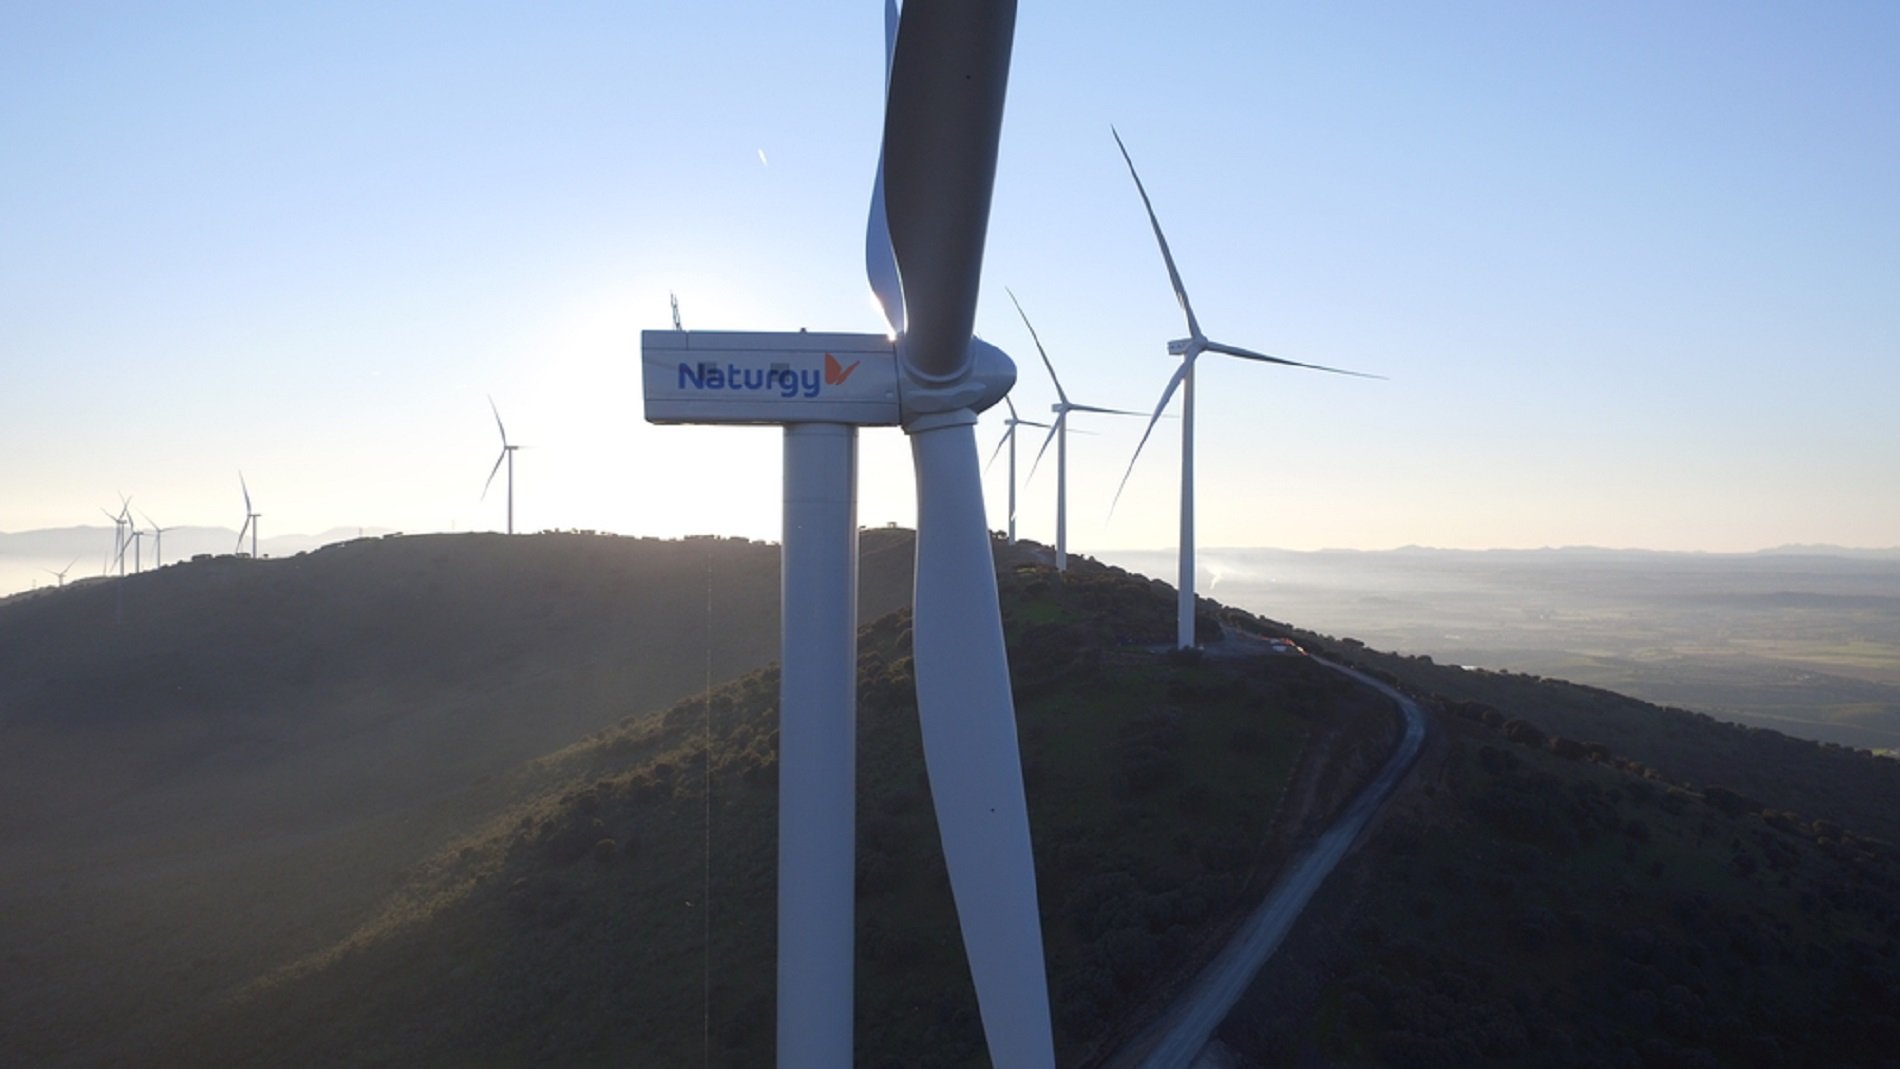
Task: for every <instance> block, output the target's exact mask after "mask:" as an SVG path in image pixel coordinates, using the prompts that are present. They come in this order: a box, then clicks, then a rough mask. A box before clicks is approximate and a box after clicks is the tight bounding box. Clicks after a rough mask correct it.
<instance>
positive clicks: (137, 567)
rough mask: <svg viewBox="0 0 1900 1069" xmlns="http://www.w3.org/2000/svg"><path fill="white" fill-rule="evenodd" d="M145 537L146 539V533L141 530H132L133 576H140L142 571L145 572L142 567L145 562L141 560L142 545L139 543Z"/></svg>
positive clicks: (135, 528)
mask: <svg viewBox="0 0 1900 1069" xmlns="http://www.w3.org/2000/svg"><path fill="white" fill-rule="evenodd" d="M144 537H145V532H144V531H141V530H139V529H138V528H137V527H134V528H132V534H131V539H132V574H133V575H137V574H139V572H140V571H142V570H143V567H142V565H143V563H144V562H143V561H142V560H140V558H139V546H140V545H141V544H142V543H140V542H139V539H141V538H144Z"/></svg>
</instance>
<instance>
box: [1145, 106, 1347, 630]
mask: <svg viewBox="0 0 1900 1069" xmlns="http://www.w3.org/2000/svg"><path fill="white" fill-rule="evenodd" d="M1109 132H1110V133H1113V134H1114V135H1115V146H1116V147H1117V148H1119V149H1121V151H1122V159H1123V160H1124V161H1125V162H1127V164H1128V174H1129V176H1130V177H1132V178H1134V180H1135V192H1137V193H1139V194H1141V204H1142V207H1144V208H1146V209H1148V225H1149V226H1151V227H1153V228H1154V232H1155V243H1156V244H1158V245H1160V246H1161V259H1162V261H1163V262H1164V263H1166V264H1167V265H1168V281H1169V282H1170V283H1172V284H1173V286H1174V298H1175V300H1177V301H1179V302H1180V304H1181V313H1182V314H1183V315H1185V316H1186V317H1187V326H1188V336H1187V337H1185V338H1177V339H1176V340H1174V341H1171V342H1169V343H1168V352H1169V353H1171V354H1173V355H1175V356H1178V357H1180V358H1181V366H1180V368H1179V369H1177V370H1176V371H1175V373H1174V375H1173V376H1172V377H1171V378H1169V379H1168V385H1167V388H1166V389H1164V390H1162V391H1161V400H1160V402H1159V403H1158V404H1156V405H1155V411H1154V415H1153V416H1152V417H1150V418H1149V420H1148V429H1147V430H1145V431H1143V432H1142V433H1141V441H1140V442H1138V443H1136V445H1135V453H1134V456H1131V457H1129V458H1128V471H1126V472H1123V473H1122V481H1121V486H1119V487H1117V488H1116V489H1115V498H1116V500H1117V501H1119V500H1120V499H1121V492H1122V489H1124V488H1126V487H1127V485H1128V476H1129V475H1130V474H1132V473H1133V472H1134V470H1135V461H1136V460H1137V459H1139V458H1140V456H1141V448H1142V446H1145V445H1147V444H1148V436H1149V435H1150V434H1153V433H1154V429H1155V424H1156V423H1157V422H1158V421H1159V420H1160V419H1161V411H1162V410H1163V409H1165V408H1167V407H1168V401H1169V400H1170V399H1171V398H1173V397H1174V391H1175V390H1176V389H1177V388H1178V389H1180V391H1181V571H1180V583H1179V584H1178V585H1177V587H1176V596H1177V598H1178V599H1179V601H1178V606H1177V610H1178V611H1177V614H1176V624H1175V644H1176V645H1178V646H1180V647H1181V648H1183V649H1187V648H1190V647H1192V646H1193V645H1194V359H1195V357H1198V356H1200V355H1201V354H1202V353H1204V352H1214V353H1223V354H1225V355H1227V356H1237V357H1240V358H1241V359H1243V360H1258V361H1261V362H1263V363H1268V364H1283V365H1285V366H1287V367H1303V368H1307V369H1309V370H1312V371H1330V372H1332V373H1333V374H1335V375H1352V376H1355V377H1357V378H1362V379H1377V378H1383V377H1384V376H1381V375H1368V374H1365V373H1364V372H1360V371H1343V370H1341V369H1339V368H1336V367H1322V366H1320V365H1319V364H1303V363H1300V362H1299V361H1297V360H1284V359H1281V358H1280V357H1277V356H1268V355H1267V354H1265V353H1257V352H1254V351H1253V350H1252V349H1242V348H1240V347H1239V346H1237V345H1227V344H1225V343H1222V342H1217V341H1213V340H1210V339H1209V338H1208V336H1207V335H1206V334H1204V333H1202V332H1201V323H1200V320H1198V319H1196V318H1194V307H1193V305H1190V304H1189V303H1188V295H1187V289H1186V288H1184V287H1183V286H1182V285H1181V272H1179V271H1177V270H1176V269H1175V266H1174V254H1173V253H1171V252H1169V251H1168V239H1167V238H1166V237H1165V236H1164V235H1163V234H1162V233H1161V220H1159V219H1157V218H1155V209H1154V204H1153V203H1152V202H1151V201H1149V200H1148V190H1147V189H1146V188H1145V187H1143V186H1142V184H1141V175H1140V174H1137V173H1136V171H1135V161H1134V160H1133V159H1132V158H1131V157H1130V156H1129V155H1128V146H1127V145H1124V144H1122V135H1121V133H1120V132H1119V131H1117V130H1115V129H1114V128H1113V127H1110V128H1109ZM1112 507H1113V506H1111V508H1112Z"/></svg>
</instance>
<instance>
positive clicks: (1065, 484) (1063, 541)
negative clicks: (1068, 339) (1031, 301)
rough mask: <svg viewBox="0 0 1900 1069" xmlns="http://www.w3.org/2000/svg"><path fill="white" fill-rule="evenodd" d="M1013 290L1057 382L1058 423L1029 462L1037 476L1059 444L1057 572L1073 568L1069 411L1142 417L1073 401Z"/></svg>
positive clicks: (1011, 294)
mask: <svg viewBox="0 0 1900 1069" xmlns="http://www.w3.org/2000/svg"><path fill="white" fill-rule="evenodd" d="M1005 292H1008V293H1009V303H1011V304H1013V305H1015V306H1016V314H1017V315H1019V316H1021V317H1022V319H1023V326H1025V327H1028V328H1029V340H1030V341H1033V342H1035V343H1036V352H1037V354H1038V355H1040V356H1041V357H1042V366H1043V367H1046V368H1048V369H1049V381H1051V382H1053V383H1055V384H1056V398H1057V400H1056V403H1055V404H1053V405H1050V406H1049V411H1051V412H1054V413H1055V414H1056V422H1055V426H1053V427H1050V428H1049V435H1048V437H1046V438H1044V439H1043V440H1042V448H1041V449H1038V450H1036V459H1035V461H1034V462H1032V463H1031V464H1030V465H1029V477H1030V478H1032V479H1033V478H1035V477H1036V467H1037V465H1040V464H1041V463H1042V455H1043V454H1044V453H1047V452H1048V451H1049V443H1050V442H1052V441H1053V442H1055V443H1056V571H1058V572H1066V571H1068V570H1069V413H1071V412H1100V413H1102V414H1104V415H1109V416H1139V415H1141V413H1139V412H1128V411H1124V410H1123V409H1119V408H1097V407H1095V406H1094V405H1078V404H1076V403H1075V402H1073V401H1070V400H1069V395H1068V394H1067V393H1064V392H1063V389H1062V380H1061V379H1059V378H1057V377H1056V366H1055V365H1054V364H1052V363H1050V362H1049V353H1048V350H1046V349H1044V348H1043V347H1042V339H1041V338H1040V337H1038V336H1037V335H1036V327H1035V324H1033V323H1031V322H1029V313H1027V312H1025V311H1023V304H1022V302H1021V301H1019V300H1017V299H1016V294H1015V293H1014V292H1013V291H1005Z"/></svg>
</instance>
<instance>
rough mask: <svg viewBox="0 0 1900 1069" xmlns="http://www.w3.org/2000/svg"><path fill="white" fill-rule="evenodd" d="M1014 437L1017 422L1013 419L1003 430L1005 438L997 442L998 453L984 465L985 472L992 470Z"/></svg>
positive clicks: (992, 455) (991, 456)
mask: <svg viewBox="0 0 1900 1069" xmlns="http://www.w3.org/2000/svg"><path fill="white" fill-rule="evenodd" d="M1005 400H1007V398H1005ZM1014 437H1016V421H1015V420H1013V419H1012V420H1010V421H1009V426H1008V427H1007V428H1005V429H1004V430H1003V436H1002V437H1001V438H998V439H997V440H996V451H995V452H993V453H991V454H990V459H989V460H988V461H987V462H985V463H984V465H983V470H984V471H988V470H990V465H992V464H995V463H996V458H997V457H1000V456H1002V455H1003V447H1004V446H1006V445H1008V444H1009V440H1010V439H1011V438H1014Z"/></svg>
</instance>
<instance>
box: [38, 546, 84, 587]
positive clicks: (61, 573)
mask: <svg viewBox="0 0 1900 1069" xmlns="http://www.w3.org/2000/svg"><path fill="white" fill-rule="evenodd" d="M82 556H83V554H82ZM78 563H79V558H78V557H74V558H73V559H72V563H70V564H68V565H66V567H64V568H61V569H60V570H59V571H54V570H53V569H51V568H41V569H40V571H42V572H45V573H46V574H47V575H54V576H58V577H59V585H60V586H65V585H66V573H67V572H70V571H72V570H73V565H74V564H78Z"/></svg>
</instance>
